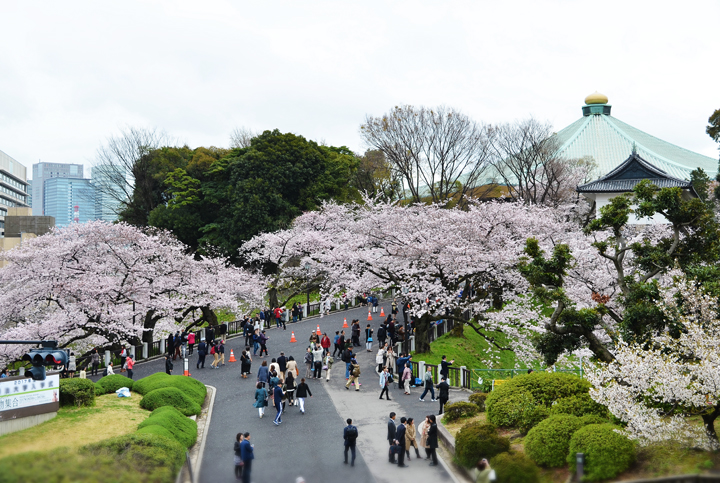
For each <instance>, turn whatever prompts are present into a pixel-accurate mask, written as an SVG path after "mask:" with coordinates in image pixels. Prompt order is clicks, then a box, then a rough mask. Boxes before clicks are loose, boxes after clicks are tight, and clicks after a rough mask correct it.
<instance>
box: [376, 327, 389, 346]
mask: <svg viewBox="0 0 720 483" xmlns="http://www.w3.org/2000/svg"><path fill="white" fill-rule="evenodd" d="M377 338H378V342H379V343H380V347H383V346H384V345H385V340H386V339H387V325H385V322H383V323H382V324H381V325H380V328H379V329H378V332H377Z"/></svg>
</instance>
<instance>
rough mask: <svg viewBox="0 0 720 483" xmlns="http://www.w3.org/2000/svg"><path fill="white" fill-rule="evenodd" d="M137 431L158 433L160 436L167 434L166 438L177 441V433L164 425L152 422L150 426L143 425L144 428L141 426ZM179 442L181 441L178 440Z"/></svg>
mask: <svg viewBox="0 0 720 483" xmlns="http://www.w3.org/2000/svg"><path fill="white" fill-rule="evenodd" d="M137 432H138V433H140V434H146V433H147V434H158V435H160V436H165V437H166V438H170V439H172V440H175V441H177V439H176V438H175V435H174V434H172V433H171V432H170V430H169V429H166V428H165V427H164V426H160V425H159V424H150V425H149V426H143V427H142V428H139V429H138V430H137ZM179 442H180V441H178V443H179Z"/></svg>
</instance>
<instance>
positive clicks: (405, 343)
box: [402, 287, 410, 354]
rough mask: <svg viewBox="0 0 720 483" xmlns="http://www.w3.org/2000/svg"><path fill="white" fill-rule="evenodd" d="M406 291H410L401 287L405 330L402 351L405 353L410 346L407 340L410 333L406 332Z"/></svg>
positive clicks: (408, 351) (408, 350)
mask: <svg viewBox="0 0 720 483" xmlns="http://www.w3.org/2000/svg"><path fill="white" fill-rule="evenodd" d="M408 292H410V289H408V288H407V287H403V288H402V293H403V319H404V324H403V326H404V327H405V330H404V332H403V352H405V353H406V354H408V353H410V348H409V347H408V341H409V340H410V335H409V334H408V314H407V313H408V311H407V304H408V296H407V294H408Z"/></svg>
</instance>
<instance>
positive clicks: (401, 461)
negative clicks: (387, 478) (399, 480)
mask: <svg viewBox="0 0 720 483" xmlns="http://www.w3.org/2000/svg"><path fill="white" fill-rule="evenodd" d="M406 422H407V419H405V417H402V418H400V426H398V427H397V433H396V434H395V444H397V445H398V446H399V447H400V450H399V451H398V459H397V465H398V468H406V467H407V465H406V464H405V423H406Z"/></svg>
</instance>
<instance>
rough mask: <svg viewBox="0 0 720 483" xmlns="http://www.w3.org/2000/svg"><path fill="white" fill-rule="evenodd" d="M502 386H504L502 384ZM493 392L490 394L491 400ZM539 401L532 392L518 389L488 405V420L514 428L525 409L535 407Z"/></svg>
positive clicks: (501, 425) (499, 425)
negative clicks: (536, 400) (497, 401)
mask: <svg viewBox="0 0 720 483" xmlns="http://www.w3.org/2000/svg"><path fill="white" fill-rule="evenodd" d="M500 387H502V386H500ZM490 397H492V394H490V396H488V399H487V400H488V401H490ZM535 406H537V403H536V402H535V400H534V399H533V396H532V394H530V393H529V392H524V391H516V392H513V393H511V394H508V395H507V396H506V397H503V398H502V399H501V400H500V402H499V403H497V404H492V405H491V404H489V403H488V405H487V418H488V421H490V422H491V423H493V424H494V425H495V426H498V427H502V428H514V427H516V426H518V425H519V424H520V421H521V420H522V417H523V414H524V413H525V411H527V410H529V409H531V408H534V407H535Z"/></svg>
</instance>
